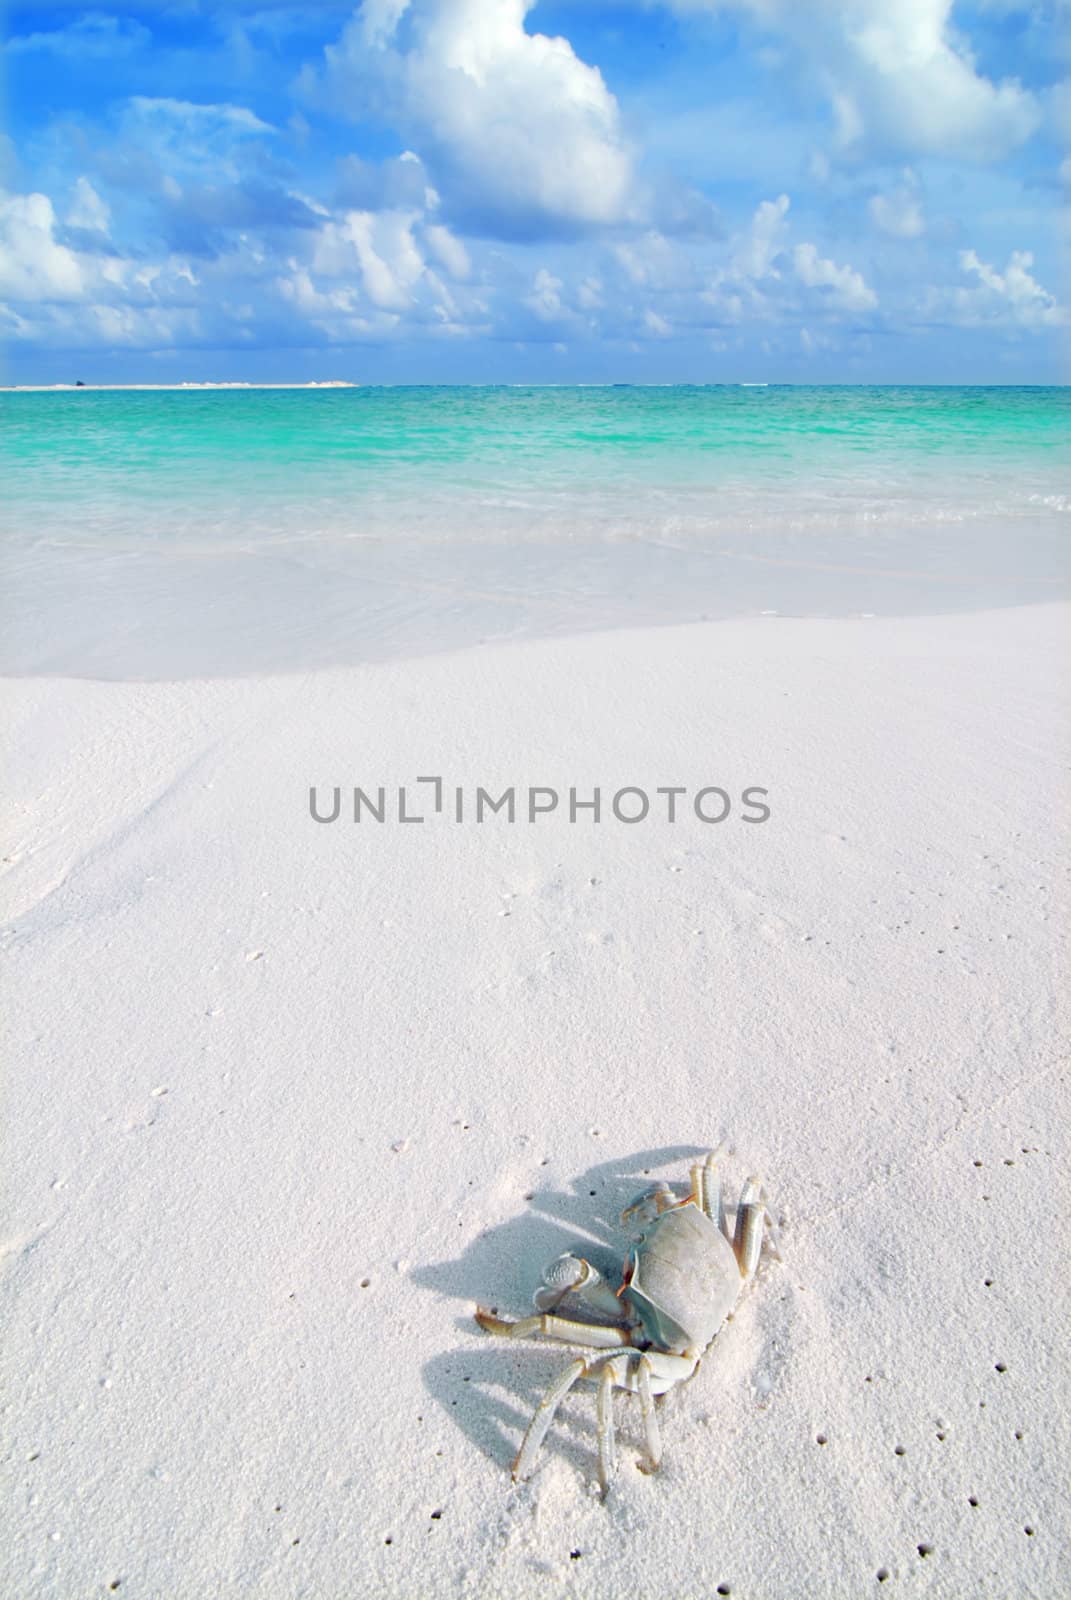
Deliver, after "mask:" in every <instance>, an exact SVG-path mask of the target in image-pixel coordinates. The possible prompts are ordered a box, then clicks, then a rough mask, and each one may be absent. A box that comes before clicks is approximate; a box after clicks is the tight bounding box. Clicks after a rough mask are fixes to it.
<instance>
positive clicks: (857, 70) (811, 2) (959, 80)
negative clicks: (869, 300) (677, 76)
mask: <svg viewBox="0 0 1071 1600" xmlns="http://www.w3.org/2000/svg"><path fill="white" fill-rule="evenodd" d="M672 3H673V4H674V5H675V6H676V8H677V9H678V10H681V11H693V10H696V9H705V10H730V9H734V10H742V11H746V12H748V13H749V14H750V15H751V16H752V17H754V18H755V20H756V21H757V22H758V23H759V24H760V26H762V27H763V28H765V29H767V30H769V31H770V32H772V33H776V34H780V35H782V36H784V37H785V38H786V39H788V40H789V41H791V43H792V44H793V45H794V46H795V48H796V50H797V51H798V52H799V53H800V55H801V56H802V58H803V60H804V62H805V63H806V64H807V67H808V70H809V72H810V74H811V76H812V78H813V80H814V81H815V82H816V83H817V84H818V85H819V86H820V87H821V89H822V90H823V91H824V93H825V95H826V97H827V99H828V101H829V103H830V105H831V106H832V108H833V111H834V115H835V118H836V122H837V130H838V140H839V142H840V143H841V144H842V145H844V146H850V145H855V144H859V143H863V142H869V143H871V144H875V145H877V146H879V147H881V148H885V149H890V150H903V151H907V152H918V153H931V154H939V155H945V156H961V157H963V158H965V159H967V160H988V159H991V158H994V157H996V156H999V155H1002V154H1004V153H1005V152H1006V151H1008V150H1009V149H1012V148H1014V147H1015V146H1016V145H1018V144H1021V143H1022V142H1023V140H1025V139H1027V138H1029V136H1030V134H1031V133H1033V131H1034V129H1035V128H1036V127H1037V125H1038V122H1039V120H1040V115H1041V112H1040V107H1039V105H1038V102H1037V99H1036V97H1035V96H1034V95H1032V94H1031V93H1029V92H1028V91H1027V90H1025V89H1024V88H1023V87H1022V86H1021V85H1020V84H1019V83H1018V81H1017V80H1015V79H1005V80H1003V81H1001V82H994V81H992V80H991V79H990V78H987V77H985V76H984V75H983V74H982V73H980V72H979V71H978V69H977V66H976V64H975V62H974V60H973V58H972V56H971V53H970V50H969V48H968V47H967V45H966V44H965V42H964V41H963V39H962V38H961V36H960V35H959V34H958V32H957V31H956V29H955V27H954V26H953V23H952V7H953V0H840V3H838V4H831V3H830V0H672Z"/></svg>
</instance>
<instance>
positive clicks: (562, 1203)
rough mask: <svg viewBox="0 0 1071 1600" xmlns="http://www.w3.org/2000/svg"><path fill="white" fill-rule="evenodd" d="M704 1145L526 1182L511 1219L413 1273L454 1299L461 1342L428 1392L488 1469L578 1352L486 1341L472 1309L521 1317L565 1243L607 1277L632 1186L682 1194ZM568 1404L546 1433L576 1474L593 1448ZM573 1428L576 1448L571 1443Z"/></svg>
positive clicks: (437, 1362) (579, 1414)
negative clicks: (555, 1179) (567, 1177)
mask: <svg viewBox="0 0 1071 1600" xmlns="http://www.w3.org/2000/svg"><path fill="white" fill-rule="evenodd" d="M707 1148H708V1147H704V1146H698V1145H670V1146H665V1147H663V1148H661V1149H657V1150H640V1151H638V1152H637V1153H635V1154H634V1155H631V1156H625V1157H621V1158H619V1159H617V1160H613V1161H603V1162H599V1163H598V1164H597V1165H596V1166H593V1167H589V1168H588V1169H587V1171H586V1172H583V1173H581V1175H580V1176H579V1177H578V1178H576V1179H575V1180H574V1181H573V1182H572V1184H571V1186H570V1187H569V1188H568V1189H565V1190H563V1189H554V1188H552V1187H549V1186H548V1187H547V1188H543V1189H540V1188H538V1187H535V1188H533V1190H532V1191H531V1192H530V1193H529V1194H528V1195H526V1196H525V1198H524V1200H523V1201H519V1203H520V1204H521V1205H522V1206H523V1210H521V1211H520V1212H519V1214H518V1215H517V1216H515V1217H512V1218H510V1220H509V1221H508V1222H504V1223H501V1224H500V1225H498V1226H497V1227H493V1228H486V1229H484V1230H483V1231H482V1232H481V1233H479V1234H478V1235H477V1236H476V1238H474V1239H473V1240H472V1241H471V1242H470V1244H469V1245H468V1246H467V1247H466V1249H465V1250H464V1251H463V1252H462V1254H461V1255H460V1256H458V1257H456V1258H454V1259H453V1260H449V1261H442V1262H436V1263H434V1264H433V1265H431V1266H426V1267H419V1268H417V1269H416V1270H414V1272H413V1274H412V1276H413V1280H414V1281H415V1282H416V1283H419V1284H422V1285H424V1286H425V1287H427V1288H429V1289H433V1290H435V1291H437V1292H438V1293H439V1294H440V1295H442V1296H444V1297H447V1298H450V1299H453V1300H456V1301H459V1302H461V1303H460V1305H459V1307H458V1309H459V1312H460V1315H459V1317H458V1319H457V1322H456V1324H455V1327H456V1328H457V1331H458V1333H459V1335H462V1336H464V1343H463V1344H462V1345H461V1346H459V1348H457V1349H455V1350H453V1351H451V1352H449V1353H444V1354H443V1355H439V1356H435V1357H433V1358H432V1360H431V1361H429V1362H427V1363H426V1365H425V1367H424V1378H425V1382H426V1384H427V1388H428V1391H429V1393H430V1394H431V1396H432V1398H433V1399H434V1400H435V1401H436V1402H437V1404H439V1405H440V1406H442V1408H443V1410H444V1411H445V1412H446V1414H447V1415H448V1416H449V1417H450V1418H451V1419H452V1421H454V1422H455V1423H456V1424H457V1426H458V1427H459V1428H461V1429H462V1431H463V1432H464V1433H465V1434H466V1435H467V1436H468V1438H469V1439H471V1441H472V1442H473V1444H475V1445H476V1446H477V1448H478V1449H480V1450H482V1451H483V1453H484V1454H485V1455H487V1456H489V1457H490V1459H491V1460H492V1461H493V1462H494V1463H495V1464H496V1466H500V1467H502V1468H504V1469H506V1468H508V1466H509V1464H510V1462H511V1460H512V1458H513V1456H514V1455H515V1453H516V1450H517V1444H518V1441H519V1439H520V1436H521V1434H522V1433H523V1431H524V1429H525V1428H526V1427H527V1425H528V1422H529V1420H530V1418H531V1415H532V1411H533V1409H534V1408H535V1406H536V1405H537V1403H538V1401H539V1399H540V1396H541V1395H542V1393H543V1392H544V1390H545V1389H546V1387H547V1384H548V1383H549V1382H550V1381H551V1379H552V1378H553V1376H554V1375H555V1373H557V1372H558V1371H560V1370H561V1368H562V1367H563V1366H564V1365H565V1364H566V1362H567V1361H568V1360H569V1359H570V1356H571V1355H572V1356H575V1355H576V1354H578V1351H577V1350H576V1349H575V1348H574V1347H571V1346H568V1345H564V1344H556V1343H552V1342H550V1341H548V1340H544V1341H537V1342H529V1341H525V1342H523V1343H521V1342H518V1343H516V1344H514V1343H511V1342H510V1341H507V1340H502V1339H494V1338H491V1337H489V1336H488V1335H487V1334H485V1333H482V1332H481V1331H480V1330H479V1328H478V1327H477V1325H476V1322H475V1320H474V1317H473V1312H474V1311H475V1308H476V1306H477V1305H478V1304H479V1305H484V1306H488V1307H490V1308H491V1309H493V1310H498V1311H501V1312H503V1313H505V1314H508V1315H516V1316H527V1315H528V1314H529V1313H530V1312H531V1310H532V1292H533V1290H534V1289H535V1288H536V1287H537V1286H538V1284H539V1282H540V1279H541V1276H542V1272H543V1268H544V1267H545V1266H546V1265H547V1264H548V1262H551V1261H553V1260H554V1259H555V1258H556V1257H557V1256H560V1255H562V1254H563V1252H565V1251H567V1250H569V1251H573V1252H574V1253H576V1254H578V1255H582V1256H585V1257H586V1258H587V1259H588V1260H589V1261H590V1262H591V1263H592V1265H593V1266H595V1267H597V1268H598V1270H599V1271H600V1272H601V1273H603V1274H604V1275H605V1276H606V1277H607V1278H608V1279H609V1280H610V1282H611V1283H617V1282H618V1281H619V1279H620V1275H621V1269H622V1264H623V1260H624V1256H625V1253H626V1251H627V1249H628V1243H629V1241H628V1237H627V1236H626V1235H625V1234H624V1233H623V1232H622V1230H621V1226H620V1221H619V1218H620V1215H621V1212H622V1211H623V1210H624V1208H625V1206H626V1205H628V1203H629V1202H630V1201H631V1200H633V1199H634V1198H635V1196H636V1194H637V1193H638V1191H639V1190H641V1189H643V1188H644V1187H646V1186H648V1185H649V1184H651V1183H652V1182H654V1181H655V1180H656V1179H657V1178H659V1177H662V1176H666V1177H667V1179H668V1181H669V1182H670V1183H671V1184H673V1185H674V1187H678V1188H679V1190H680V1192H681V1193H682V1194H683V1193H684V1192H685V1191H686V1190H687V1186H688V1170H689V1165H690V1163H692V1162H694V1161H696V1160H698V1159H700V1158H701V1157H702V1156H704V1155H705V1154H706V1151H707ZM567 1314H568V1313H567ZM578 1315H579V1316H580V1317H581V1319H582V1320H584V1321H598V1320H599V1319H598V1317H597V1316H595V1315H593V1313H592V1312H591V1311H590V1310H589V1309H586V1308H585V1309H584V1310H581V1311H579V1312H578ZM573 1411H574V1413H575V1415H572V1414H571V1416H570V1426H569V1429H568V1432H565V1431H563V1430H562V1429H560V1428H559V1429H557V1430H556V1431H555V1438H554V1443H553V1448H555V1449H556V1450H557V1451H558V1452H560V1454H561V1455H562V1456H563V1457H564V1458H565V1459H566V1460H567V1461H569V1462H570V1463H571V1465H573V1466H574V1467H576V1468H578V1469H580V1470H581V1471H584V1472H586V1471H587V1470H588V1469H589V1468H590V1465H591V1460H592V1458H593V1454H594V1449H595V1409H594V1406H593V1405H592V1406H590V1407H586V1406H585V1407H580V1408H573ZM578 1435H579V1436H580V1437H581V1439H583V1440H584V1441H585V1446H584V1447H581V1448H578V1447H577V1444H576V1439H577V1436H578ZM548 1444H550V1441H548Z"/></svg>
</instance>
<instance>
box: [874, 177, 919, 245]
mask: <svg viewBox="0 0 1071 1600" xmlns="http://www.w3.org/2000/svg"><path fill="white" fill-rule="evenodd" d="M867 210H868V211H869V213H870V218H871V221H872V222H873V223H874V224H875V226H876V227H878V228H880V229H881V231H882V233H887V234H889V235H891V237H892V238H894V239H917V238H918V237H919V236H920V235H921V234H923V233H925V232H926V219H925V217H924V216H923V213H922V199H921V195H920V191H919V181H918V178H917V177H916V175H915V173H914V172H913V171H912V169H911V168H910V167H905V168H904V171H903V176H902V179H901V181H900V182H899V183H898V184H896V185H894V186H893V188H891V189H887V190H885V191H884V193H881V192H879V193H878V194H875V195H871V197H870V202H869V204H868V206H867Z"/></svg>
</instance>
